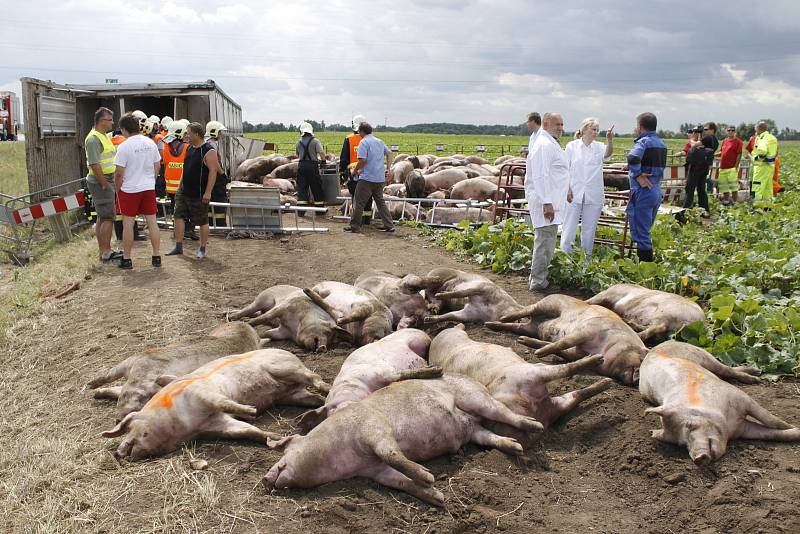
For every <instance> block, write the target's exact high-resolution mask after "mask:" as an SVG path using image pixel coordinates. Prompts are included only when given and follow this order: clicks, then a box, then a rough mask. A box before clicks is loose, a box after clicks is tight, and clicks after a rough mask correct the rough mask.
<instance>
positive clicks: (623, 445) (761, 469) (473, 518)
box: [0, 223, 800, 533]
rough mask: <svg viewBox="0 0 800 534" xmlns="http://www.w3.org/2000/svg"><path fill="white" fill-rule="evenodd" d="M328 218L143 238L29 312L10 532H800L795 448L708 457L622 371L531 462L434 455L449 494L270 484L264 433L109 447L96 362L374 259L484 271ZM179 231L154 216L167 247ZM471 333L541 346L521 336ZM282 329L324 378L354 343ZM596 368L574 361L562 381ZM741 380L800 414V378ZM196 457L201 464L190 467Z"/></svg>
mask: <svg viewBox="0 0 800 534" xmlns="http://www.w3.org/2000/svg"><path fill="white" fill-rule="evenodd" d="M331 227H332V231H331V233H330V234H327V235H326V234H316V235H303V236H292V237H288V238H283V239H279V238H275V239H271V240H225V239H222V238H212V241H211V244H210V247H209V257H208V258H207V259H206V260H205V261H203V262H197V261H195V260H194V259H193V254H194V252H195V250H196V246H195V245H194V244H192V243H188V244H187V249H188V251H187V254H191V255H192V256H189V255H187V256H184V257H181V258H165V261H164V267H163V268H162V269H160V270H156V269H153V268H151V267H150V266H149V257H148V256H149V250H148V248H147V247H146V246H145V244H141V243H140V244H137V247H136V250H135V253H134V271H132V272H121V271H120V270H119V269H118V268H116V267H115V266H110V265H105V266H101V267H99V268H98V269H97V270H96V271H95V272H93V273H92V275H91V278H90V279H89V280H87V281H84V282H83V284H82V286H81V289H80V290H78V291H76V292H74V293H72V294H71V295H70V296H68V297H67V298H65V299H63V300H58V301H52V302H49V303H47V304H46V305H45V306H43V310H42V311H41V313H38V314H37V315H35V316H33V317H31V318H29V319H26V320H23V321H21V322H20V323H18V324H17V325H16V327H15V328H14V330H13V332H12V335H11V336H10V337H9V346H8V347H6V348H7V351H8V352H7V353H6V354H5V355H4V362H3V365H2V369H0V427H1V428H2V432H0V502H2V509H3V510H4V513H3V514H2V515H1V516H0V531H3V532H21V531H48V532H54V531H92V532H123V531H124V532H127V531H138V532H149V531H153V532H163V531H199V532H204V531H223V530H224V531H228V532H255V531H262V532H330V533H338V532H395V531H396V532H415V533H416V532H420V533H423V532H427V533H456V532H494V531H511V532H518V531H523V530H524V531H541V532H587V531H591V532H703V533H716V532H800V514H799V513H798V509H797V503H798V502H800V447H798V446H797V445H796V444H783V443H769V442H759V441H752V442H743V441H740V442H733V443H731V444H730V445H729V449H728V453H727V455H726V456H725V457H724V458H722V459H721V460H720V461H718V462H716V463H715V464H713V465H712V466H710V467H708V468H697V467H695V466H694V465H693V464H692V463H691V461H690V460H689V457H688V454H687V451H686V450H685V449H683V448H678V447H675V446H669V445H664V444H659V443H657V442H655V441H653V440H651V439H650V437H649V436H650V430H651V429H653V428H656V425H657V421H656V420H655V419H648V418H645V416H644V415H643V412H644V409H645V408H646V405H645V403H644V402H643V401H642V399H641V398H640V396H639V394H638V392H637V391H636V390H635V389H631V388H627V387H624V386H620V385H616V386H614V387H613V388H611V389H610V390H608V391H606V392H605V393H602V394H600V395H598V396H597V397H595V398H593V399H591V400H590V401H588V402H586V403H584V404H583V405H582V407H581V408H580V409H578V410H576V411H575V412H574V413H572V414H571V415H570V416H569V417H568V418H566V420H564V421H562V422H560V423H559V424H557V425H556V426H555V427H554V428H552V429H551V431H549V432H548V433H547V434H546V437H545V438H544V440H543V441H542V443H541V445H540V446H539V447H537V448H534V449H531V450H529V451H528V455H529V459H528V461H527V462H522V461H520V460H518V459H515V458H511V457H508V456H506V455H504V454H502V453H500V452H498V451H490V450H483V449H480V448H478V447H475V446H467V447H466V448H465V449H463V450H462V451H461V452H459V453H458V454H456V455H452V456H449V457H442V458H438V459H435V460H433V461H430V462H426V465H427V466H428V467H429V468H430V469H431V470H432V471H433V472H434V473H435V475H436V479H437V481H436V487H437V488H438V489H440V490H441V491H442V492H443V493H444V494H445V498H446V505H445V507H444V508H442V509H439V508H434V507H431V506H429V505H427V504H425V503H422V502H420V501H418V500H416V499H414V498H412V497H410V496H408V495H406V494H403V493H399V492H396V491H393V490H389V489H387V488H384V487H381V486H378V485H377V484H376V483H373V482H371V481H367V480H361V479H355V480H349V481H342V482H338V483H333V484H328V485H326V486H323V487H320V488H316V489H311V490H289V491H277V492H274V493H272V494H269V493H266V492H265V490H264V489H263V487H262V486H261V484H260V479H261V477H262V476H263V475H264V474H265V473H266V471H267V470H268V469H269V467H270V466H271V465H272V464H273V463H274V462H275V461H276V460H277V459H278V458H279V457H280V454H279V453H277V452H272V451H270V450H268V449H267V448H266V447H264V446H263V445H260V444H257V443H238V442H230V441H220V442H198V443H195V444H190V445H189V446H187V447H186V448H185V449H183V450H181V451H178V452H176V453H174V454H172V455H170V456H168V457H166V458H162V459H158V460H153V461H147V462H140V463H135V464H123V465H118V464H117V462H116V461H115V460H114V459H113V457H112V456H111V451H113V449H114V447H115V446H116V444H117V443H118V440H107V439H103V438H101V437H100V432H101V431H103V430H107V429H110V428H111V427H113V426H114V410H113V406H112V404H111V403H109V402H107V401H96V400H94V399H93V398H92V397H91V394H90V393H89V392H88V391H86V390H85V389H84V384H85V383H86V382H87V381H88V380H89V379H90V378H91V377H92V376H93V375H95V374H96V373H97V371H98V370H99V369H102V368H105V367H109V366H111V365H113V364H114V363H116V362H118V361H120V360H121V359H123V358H125V357H126V356H128V355H130V354H132V353H135V352H137V351H141V350H143V349H144V348H146V347H150V346H157V345H164V344H167V343H169V342H173V341H176V340H179V339H181V338H188V337H191V336H192V335H193V334H195V333H197V332H200V331H207V330H209V329H210V328H212V327H213V326H214V325H215V324H216V323H218V322H219V321H220V320H221V319H222V317H223V316H224V313H225V312H226V311H228V310H231V309H235V308H238V307H241V306H242V305H244V304H245V303H247V302H249V301H250V300H251V299H252V297H253V296H254V295H255V294H257V293H258V292H259V291H261V290H262V289H264V288H265V287H268V286H270V285H273V284H278V283H289V284H294V285H298V286H304V285H311V284H314V283H315V282H318V281H321V280H340V281H344V282H352V281H353V280H354V279H355V278H356V276H357V275H358V274H359V273H360V272H361V271H362V270H363V269H365V268H368V267H376V268H381V269H386V270H391V271H394V272H397V273H405V272H418V273H422V272H426V271H428V270H430V269H431V268H434V267H439V266H453V267H458V268H462V269H465V270H477V267H476V266H473V265H469V264H465V263H462V262H460V261H459V260H457V259H456V258H454V257H453V256H451V255H448V254H447V253H445V252H443V251H442V250H440V249H439V248H437V247H435V246H433V245H430V244H429V243H428V242H427V241H426V240H425V239H424V238H421V237H418V236H417V234H416V231H415V230H412V229H407V228H401V229H399V231H398V232H397V233H396V234H395V235H386V234H383V233H380V232H376V231H374V230H369V231H367V233H366V235H363V236H352V235H346V234H343V233H342V231H341V224H338V223H332V224H331ZM168 244H169V238H168V236H167V234H166V233H163V245H164V246H163V248H164V250H166V247H167V246H168ZM483 274H484V275H485V276H488V277H490V278H491V279H493V280H495V281H496V282H498V283H499V284H501V285H502V286H503V287H504V288H505V289H506V290H508V291H509V292H510V293H511V294H512V295H513V296H514V297H516V298H517V299H518V300H519V301H520V302H522V303H530V302H532V301H534V300H535V295H533V294H531V293H529V292H528V290H527V288H526V285H525V280H524V279H523V278H522V277H518V276H495V275H493V274H491V273H486V272H483ZM468 331H469V333H470V335H471V336H473V337H474V338H477V339H480V340H484V341H490V342H494V343H500V344H505V345H509V346H512V347H514V349H515V350H517V351H519V353H520V354H522V355H523V356H524V357H526V358H527V359H529V360H531V361H533V360H534V358H533V356H531V354H530V352H529V351H528V350H527V349H526V348H525V347H524V346H521V345H518V344H516V343H515V341H514V337H513V336H511V335H507V334H501V333H495V332H491V331H489V330H487V329H485V328H483V327H480V326H471V327H469V328H468ZM431 333H432V334H434V333H435V330H434V331H432V332H431ZM276 346H278V347H281V348H287V349H289V350H292V351H293V352H295V353H296V354H298V355H299V356H300V357H301V359H303V361H304V362H305V363H306V365H308V367H310V368H311V369H312V370H314V371H316V372H318V373H320V374H321V375H322V377H323V378H324V379H325V380H327V381H329V382H330V381H332V380H333V378H334V377H335V375H336V374H337V372H338V370H339V367H340V365H341V363H342V361H343V360H344V359H345V357H346V356H347V354H348V350H347V349H345V348H338V349H336V350H334V351H332V352H328V353H327V354H310V353H305V352H303V351H299V350H298V349H297V348H296V347H294V346H292V345H289V344H283V343H278V344H276ZM593 380H596V377H592V376H578V377H574V378H573V379H570V380H565V381H563V382H560V383H554V384H553V386H552V389H553V390H555V392H564V391H567V390H571V389H575V388H577V387H581V386H584V385H587V384H588V383H590V382H592V381H593ZM743 388H744V389H745V390H746V391H747V392H748V393H749V394H750V395H751V396H753V397H754V398H755V399H757V400H758V401H759V402H760V403H761V404H762V405H763V406H765V407H767V408H768V409H770V410H771V411H773V412H774V413H776V414H777V415H779V416H781V417H782V418H784V419H786V420H788V421H790V422H793V423H795V424H800V406H799V404H800V387H799V386H798V383H797V382H795V381H785V382H782V383H779V384H768V385H756V386H743ZM301 412H302V410H301V409H300V408H276V409H274V410H272V411H270V412H269V413H267V414H265V415H263V416H262V417H260V418H259V420H258V421H257V424H258V425H259V426H260V427H262V428H264V429H267V430H270V431H275V432H282V433H289V432H290V431H291V430H292V429H293V426H292V419H293V418H294V417H296V416H297V415H299V414H300V413H301ZM192 458H201V459H205V460H207V461H208V462H209V468H208V469H207V470H204V471H193V470H192V469H191V468H190V467H189V460H190V459H192Z"/></svg>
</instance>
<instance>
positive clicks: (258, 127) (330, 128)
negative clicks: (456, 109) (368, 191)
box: [243, 119, 800, 140]
mask: <svg viewBox="0 0 800 534" xmlns="http://www.w3.org/2000/svg"><path fill="white" fill-rule="evenodd" d="M306 122H308V123H310V124H311V126H313V127H314V131H315V132H325V131H327V132H349V131H350V125H349V124H347V125H345V124H337V123H334V124H325V121H320V122H317V121H315V120H311V119H308V120H306ZM765 122H766V123H767V125H768V127H769V131H770V132H772V133H773V134H775V136H776V137H777V138H778V139H781V140H795V139H800V130H795V129H793V128H783V129H779V128H778V125H777V124H776V123H775V121H774V120H773V119H765ZM374 126H375V129H376V130H380V131H384V132H403V133H432V134H458V135H528V128H527V126H526V125H525V124H519V125H516V126H507V125H504V124H480V125H478V124H456V123H450V122H433V123H425V124H409V125H408V126H399V127H398V126H381V125H374ZM697 126H701V125H698V124H696V123H690V122H685V123H683V124H681V125H680V127H679V129H678V131H677V132H674V131H672V130H663V129H662V130H659V131H658V135H659V136H661V137H663V138H666V139H674V138H678V137H686V135H687V134H688V132H689V130H691V129H692V128H695V127H697ZM243 127H244V133H253V132H296V131H298V129H299V127H300V126H299V125H295V124H291V123H290V124H288V125H285V124H283V123H282V122H269V123H266V124H263V123H258V124H251V123H249V122H247V121H244V123H243ZM727 128H728V124H726V123H724V122H718V123H717V137H719V138H720V139H722V138H723V137H725V135H726V130H727ZM755 131H756V125H755V123H753V122H742V123H739V124H738V125H737V126H736V136H737V137H739V138H740V139H749V138H750V136H752V135H755ZM600 135H601V136H605V132H600ZM632 135H633V134H630V133H626V132H617V136H619V137H632Z"/></svg>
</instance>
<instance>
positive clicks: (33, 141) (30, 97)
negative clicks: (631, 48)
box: [21, 78, 81, 193]
mask: <svg viewBox="0 0 800 534" xmlns="http://www.w3.org/2000/svg"><path fill="white" fill-rule="evenodd" d="M21 81H22V98H23V102H24V113H25V115H24V120H25V161H26V163H27V166H28V188H29V191H30V192H35V191H40V190H42V189H46V188H48V187H52V186H56V185H59V184H63V183H66V182H69V181H72V180H75V179H78V178H80V177H81V160H80V146H79V144H78V142H77V139H76V136H74V135H71V136H63V137H44V138H41V137H40V135H39V125H38V118H39V104H38V102H39V98H38V96H39V94H42V95H45V96H51V97H53V98H61V99H65V100H72V101H74V100H75V94H74V93H72V92H71V91H68V90H65V89H63V88H59V87H58V86H55V84H51V83H49V82H43V81H40V80H33V79H30V78H23V79H22V80H21ZM74 190H77V187H72V188H71V191H61V193H69V192H73V191H74Z"/></svg>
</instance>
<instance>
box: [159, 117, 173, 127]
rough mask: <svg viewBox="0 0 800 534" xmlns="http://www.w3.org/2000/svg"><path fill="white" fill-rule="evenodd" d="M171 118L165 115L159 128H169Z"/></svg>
mask: <svg viewBox="0 0 800 534" xmlns="http://www.w3.org/2000/svg"><path fill="white" fill-rule="evenodd" d="M172 122H173V121H172V117H170V116H169V115H165V116H164V118H163V119H161V127H162V128H169V125H170V124H172Z"/></svg>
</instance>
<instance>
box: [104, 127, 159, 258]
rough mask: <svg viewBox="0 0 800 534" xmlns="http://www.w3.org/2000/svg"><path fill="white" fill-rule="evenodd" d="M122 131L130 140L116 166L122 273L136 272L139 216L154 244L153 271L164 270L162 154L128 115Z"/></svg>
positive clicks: (115, 180)
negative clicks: (159, 192) (159, 217)
mask: <svg viewBox="0 0 800 534" xmlns="http://www.w3.org/2000/svg"><path fill="white" fill-rule="evenodd" d="M119 127H120V129H121V130H122V135H124V136H125V137H126V138H127V140H126V141H125V142H124V143H122V144H121V145H119V148H118V149H117V155H116V157H115V158H114V164H115V165H116V166H117V169H116V171H115V173H114V182H115V183H116V186H117V201H118V202H119V208H120V211H121V212H122V228H123V229H122V259H121V260H120V262H119V266H120V268H121V269H133V261H131V249H132V248H133V225H134V222H135V220H136V216H137V215H144V219H145V221H147V230H148V232H149V233H150V244H151V245H152V247H153V259H152V263H153V267H161V253H160V251H159V249H160V247H161V234H159V231H158V225H157V224H156V176H158V171H159V170H160V169H161V154H159V153H158V147H157V146H156V144H155V143H154V142H153V140H152V139H150V138H148V137H145V136H143V135H141V133H140V131H139V120H138V119H137V118H136V117H134V116H133V114H131V113H126V114H125V115H123V116H122V118H121V119H120V121H119Z"/></svg>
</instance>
